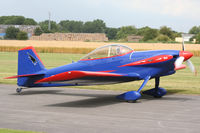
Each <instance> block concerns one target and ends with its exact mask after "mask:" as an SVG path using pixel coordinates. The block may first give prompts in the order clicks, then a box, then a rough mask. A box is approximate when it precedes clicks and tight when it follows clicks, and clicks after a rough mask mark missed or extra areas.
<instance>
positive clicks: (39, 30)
mask: <svg viewBox="0 0 200 133" xmlns="http://www.w3.org/2000/svg"><path fill="white" fill-rule="evenodd" d="M42 33H43V31H42V29H41V28H40V27H37V28H36V29H35V30H34V34H35V35H36V36H39V35H41V34H42Z"/></svg>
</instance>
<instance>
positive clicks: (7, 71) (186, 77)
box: [0, 52, 200, 94]
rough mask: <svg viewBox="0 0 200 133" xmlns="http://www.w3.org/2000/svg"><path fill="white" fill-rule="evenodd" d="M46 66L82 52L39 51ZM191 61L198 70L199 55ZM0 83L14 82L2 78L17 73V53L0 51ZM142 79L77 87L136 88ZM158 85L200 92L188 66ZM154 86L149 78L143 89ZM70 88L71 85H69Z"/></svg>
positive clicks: (171, 90) (68, 60)
mask: <svg viewBox="0 0 200 133" xmlns="http://www.w3.org/2000/svg"><path fill="white" fill-rule="evenodd" d="M39 56H40V57H41V59H42V61H43V62H44V64H45V67H46V68H53V67H57V66H61V65H65V64H68V63H71V62H72V61H77V60H79V59H80V58H81V57H82V56H84V54H63V53H39ZM191 60H192V62H193V63H194V65H195V66H196V69H197V71H198V72H200V57H193V58H192V59H191ZM0 63H1V65H0V72H1V73H0V83H1V84H16V79H3V78H4V77H8V76H13V75H16V74H17V53H15V52H0ZM141 84H142V81H135V82H129V83H121V84H113V85H98V86H80V87H77V88H83V89H85V88H87V89H103V90H122V91H127V90H137V89H138V88H139V87H140V85H141ZM160 86H161V87H163V88H165V89H167V90H168V92H169V93H180V94H200V76H199V75H197V76H194V74H192V73H191V72H190V70H189V68H187V69H184V70H179V71H177V73H176V74H174V75H171V76H166V77H162V78H161V83H160ZM153 87H154V80H150V81H149V82H148V83H147V85H146V86H145V88H144V90H145V89H150V88H153ZM70 88H71V87H70Z"/></svg>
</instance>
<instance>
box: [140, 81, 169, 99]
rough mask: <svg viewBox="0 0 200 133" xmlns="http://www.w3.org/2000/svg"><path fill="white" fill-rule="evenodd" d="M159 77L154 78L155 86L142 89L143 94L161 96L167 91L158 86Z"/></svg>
mask: <svg viewBox="0 0 200 133" xmlns="http://www.w3.org/2000/svg"><path fill="white" fill-rule="evenodd" d="M159 83H160V77H156V78H155V88H153V89H150V90H146V91H143V92H142V93H143V94H146V95H150V96H153V97H155V98H161V97H162V96H164V95H165V94H166V93H167V91H166V90H165V89H164V88H161V87H159Z"/></svg>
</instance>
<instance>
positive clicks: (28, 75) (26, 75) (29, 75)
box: [4, 74, 43, 79]
mask: <svg viewBox="0 0 200 133" xmlns="http://www.w3.org/2000/svg"><path fill="white" fill-rule="evenodd" d="M39 75H43V74H25V75H15V76H11V77H6V78H4V79H13V78H19V77H31V76H39Z"/></svg>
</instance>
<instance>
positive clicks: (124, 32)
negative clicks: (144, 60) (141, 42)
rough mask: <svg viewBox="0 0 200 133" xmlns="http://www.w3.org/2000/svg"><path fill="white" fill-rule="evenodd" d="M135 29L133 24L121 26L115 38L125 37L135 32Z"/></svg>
mask: <svg viewBox="0 0 200 133" xmlns="http://www.w3.org/2000/svg"><path fill="white" fill-rule="evenodd" d="M136 33H137V29H136V28H135V26H123V27H121V28H120V30H119V31H118V32H117V38H118V39H125V38H127V36H128V35H131V34H136Z"/></svg>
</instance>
